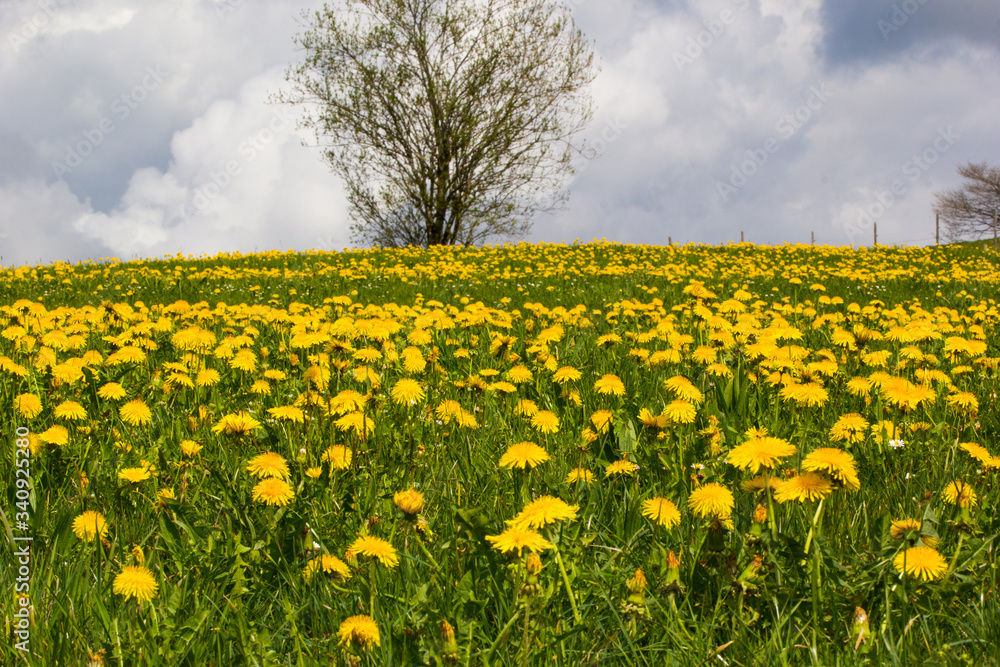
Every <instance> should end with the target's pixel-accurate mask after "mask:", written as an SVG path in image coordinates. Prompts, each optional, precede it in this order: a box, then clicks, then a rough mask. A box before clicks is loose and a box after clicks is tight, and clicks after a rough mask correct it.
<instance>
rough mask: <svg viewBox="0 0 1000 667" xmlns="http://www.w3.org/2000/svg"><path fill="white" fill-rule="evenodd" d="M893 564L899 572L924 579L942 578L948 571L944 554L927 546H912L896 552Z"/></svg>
mask: <svg viewBox="0 0 1000 667" xmlns="http://www.w3.org/2000/svg"><path fill="white" fill-rule="evenodd" d="M892 564H893V565H894V566H895V568H896V571H897V572H899V573H901V574H902V573H906V574H908V575H910V576H912V577H917V578H918V579H920V580H922V581H930V580H932V579H940V578H941V577H942V576H943V575H944V573H945V572H947V571H948V563H947V562H946V561H945V559H944V556H942V555H941V554H940V553H938V552H937V550H936V549H932V548H931V547H927V546H916V547H910V548H909V549H906V550H905V551H901V552H899V553H898V554H896V557H895V558H894V559H893V561H892Z"/></svg>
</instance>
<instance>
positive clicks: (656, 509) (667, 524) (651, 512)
mask: <svg viewBox="0 0 1000 667" xmlns="http://www.w3.org/2000/svg"><path fill="white" fill-rule="evenodd" d="M641 512H642V515H643V516H644V517H647V518H648V519H650V520H651V521H655V522H656V523H658V524H660V525H661V526H663V527H664V528H673V527H674V526H676V525H677V524H679V523H680V522H681V513H680V510H678V509H677V505H675V504H673V503H672V502H670V501H669V500H667V499H666V498H650V499H649V500H644V501H642V509H641Z"/></svg>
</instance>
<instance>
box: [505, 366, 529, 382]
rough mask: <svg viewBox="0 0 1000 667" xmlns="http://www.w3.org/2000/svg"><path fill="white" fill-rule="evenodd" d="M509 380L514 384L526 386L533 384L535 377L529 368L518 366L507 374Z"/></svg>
mask: <svg viewBox="0 0 1000 667" xmlns="http://www.w3.org/2000/svg"><path fill="white" fill-rule="evenodd" d="M506 375H507V379H508V380H510V381H511V382H513V383H514V384H524V383H525V382H531V380H532V378H533V377H534V376H533V375H532V373H531V371H530V370H529V369H528V367H527V366H522V365H517V366H514V367H513V368H511V369H510V370H509V371H507V373H506Z"/></svg>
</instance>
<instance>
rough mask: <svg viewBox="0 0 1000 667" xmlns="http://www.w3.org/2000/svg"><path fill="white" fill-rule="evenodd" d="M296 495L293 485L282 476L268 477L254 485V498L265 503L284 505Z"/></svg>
mask: <svg viewBox="0 0 1000 667" xmlns="http://www.w3.org/2000/svg"><path fill="white" fill-rule="evenodd" d="M294 497H295V491H294V490H292V487H291V485H289V484H288V482H286V481H285V480H283V479H281V478H280V477H268V478H266V479H263V480H261V481H260V482H258V483H257V485H256V486H255V487H253V499H254V500H255V501H257V502H262V503H264V504H265V505H277V506H279V507H284V506H285V505H287V504H288V503H289V502H291V500H292V498H294Z"/></svg>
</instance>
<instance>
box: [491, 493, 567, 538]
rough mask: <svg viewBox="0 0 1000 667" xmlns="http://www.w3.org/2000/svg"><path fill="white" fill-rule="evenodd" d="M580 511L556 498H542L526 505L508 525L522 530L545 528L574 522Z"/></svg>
mask: <svg viewBox="0 0 1000 667" xmlns="http://www.w3.org/2000/svg"><path fill="white" fill-rule="evenodd" d="M579 510H580V507H579V506H578V505H570V504H568V503H566V502H565V501H563V500H560V499H559V498H556V497H555V496H541V497H540V498H538V499H536V500H533V501H532V502H530V503H528V504H527V505H525V506H524V509H523V510H521V513H520V514H518V515H517V516H516V517H514V518H513V519H511V520H509V521H508V522H507V524H508V525H509V526H510V527H511V528H517V529H520V530H532V529H535V528H544V527H545V526H548V525H549V524H553V523H556V522H557V521H572V520H573V519H575V518H576V516H577V512H578V511H579Z"/></svg>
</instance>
